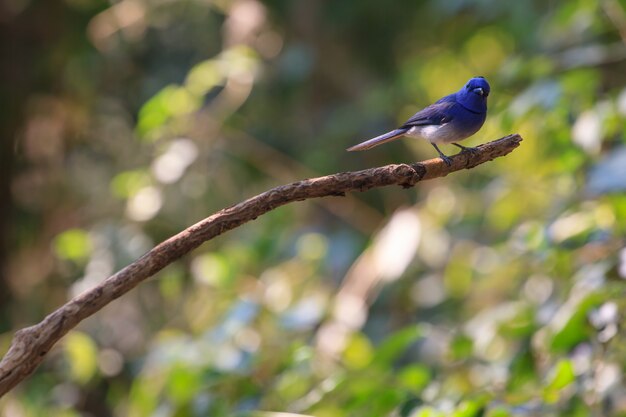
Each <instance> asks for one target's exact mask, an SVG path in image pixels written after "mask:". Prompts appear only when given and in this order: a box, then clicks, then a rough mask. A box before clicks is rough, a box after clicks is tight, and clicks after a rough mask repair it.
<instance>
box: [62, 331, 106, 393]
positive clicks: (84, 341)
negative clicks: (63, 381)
mask: <svg viewBox="0 0 626 417" xmlns="http://www.w3.org/2000/svg"><path fill="white" fill-rule="evenodd" d="M65 355H66V358H67V361H68V364H69V369H70V377H71V378H72V379H73V380H75V381H76V382H78V383H80V384H85V383H87V382H88V381H89V380H90V379H91V378H92V377H93V376H94V375H95V373H96V371H97V369H98V347H97V346H96V344H95V342H94V341H93V340H92V339H91V337H90V336H89V335H88V334H86V333H81V332H78V331H72V332H70V333H69V334H68V335H67V336H66V337H65Z"/></svg>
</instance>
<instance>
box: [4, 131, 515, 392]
mask: <svg viewBox="0 0 626 417" xmlns="http://www.w3.org/2000/svg"><path fill="white" fill-rule="evenodd" d="M521 141H522V138H521V136H519V135H510V136H506V137H504V138H501V139H498V140H496V141H493V142H489V143H486V144H484V145H480V146H479V147H478V148H477V149H478V151H477V152H476V153H469V152H467V153H460V154H458V155H455V156H453V157H452V165H451V166H449V167H448V166H447V165H446V164H445V163H444V162H443V161H442V160H441V159H439V158H437V159H431V160H428V161H424V162H419V163H413V164H398V165H396V164H393V165H386V166H383V167H378V168H371V169H366V170H363V171H355V172H343V173H339V174H333V175H328V176H325V177H318V178H311V179H307V180H303V181H297V182H294V183H291V184H287V185H282V186H279V187H276V188H273V189H271V190H269V191H266V192H264V193H262V194H259V195H257V196H255V197H252V198H250V199H248V200H246V201H243V202H241V203H239V204H236V205H234V206H231V207H228V208H225V209H223V210H221V211H219V212H217V213H215V214H213V215H212V216H210V217H207V218H206V219H204V220H202V221H200V222H198V223H196V224H195V225H193V226H191V227H189V228H187V229H186V230H184V231H182V232H180V233H179V234H177V235H176V236H173V237H171V238H170V239H168V240H166V241H164V242H162V243H161V244H159V245H158V246H156V247H155V248H153V249H152V250H150V251H149V252H148V253H146V254H145V255H143V256H142V257H141V258H139V259H138V260H136V261H135V262H133V263H132V264H130V265H128V266H127V267H125V268H124V269H122V270H121V271H119V272H117V273H116V274H114V275H112V276H110V277H109V278H107V279H106V280H104V281H103V282H102V283H100V284H99V285H97V286H96V287H95V288H93V289H91V290H88V291H86V292H84V293H83V294H80V295H79V296H77V297H75V298H74V299H72V300H70V301H69V302H67V303H66V304H65V305H63V306H62V307H60V308H59V309H57V310H56V311H54V312H53V313H51V314H50V315H48V316H47V317H46V318H45V319H44V320H43V321H42V322H40V323H38V324H36V325H34V326H31V327H27V328H25V329H22V330H19V331H17V332H16V333H15V337H14V338H13V341H12V343H11V346H10V348H9V351H8V352H7V353H6V355H5V356H4V358H3V359H2V361H1V362H0V396H2V395H4V394H6V393H7V392H8V391H9V390H11V389H12V388H13V387H14V386H15V385H17V384H18V383H19V382H20V381H22V380H23V379H24V378H26V377H27V376H29V375H30V374H31V373H32V372H33V371H34V370H35V369H36V368H37V366H38V365H39V364H40V363H41V362H42V361H43V359H44V357H45V355H46V354H47V353H48V351H49V350H50V349H51V348H52V346H53V345H54V344H55V343H56V342H57V341H58V340H59V339H61V337H63V336H64V335H65V334H66V333H67V332H68V331H70V330H71V329H72V328H74V327H75V326H76V325H77V324H78V323H80V322H81V321H82V320H84V319H85V318H87V317H89V316H91V315H92V314H94V313H96V312H97V311H98V310H100V309H101V308H102V307H104V306H106V305H107V304H109V303H110V302H111V301H113V300H115V299H116V298H118V297H120V296H122V295H123V294H125V293H127V292H128V291H130V290H131V289H133V288H134V287H136V286H137V285H138V284H139V283H140V282H142V281H143V280H145V279H146V278H148V277H150V276H152V275H154V274H155V273H156V272H158V271H160V270H161V269H163V268H164V267H166V266H167V265H169V264H170V263H172V262H174V261H175V260H176V259H178V258H180V257H181V256H183V255H185V254H186V253H188V252H190V251H192V250H193V249H195V248H197V247H198V246H200V245H201V244H202V243H204V242H206V241H207V240H210V239H212V238H214V237H216V236H218V235H220V234H222V233H224V232H226V231H228V230H231V229H234V228H236V227H238V226H240V225H242V224H244V223H246V222H249V221H250V220H254V219H256V218H257V217H259V216H260V215H262V214H265V213H267V212H268V211H271V210H273V209H275V208H277V207H280V206H283V205H285V204H289V203H292V202H294V201H302V200H307V199H310V198H318V197H327V196H343V195H345V193H346V192H349V191H365V190H369V189H371V188H375V187H383V186H387V185H400V186H402V187H405V188H407V187H412V186H414V185H415V184H417V183H418V182H420V181H424V180H428V179H432V178H437V177H444V176H446V175H448V174H450V173H452V172H455V171H459V170H461V169H464V168H467V169H469V168H473V167H475V166H477V165H480V164H482V163H484V162H487V161H490V160H492V159H494V158H497V157H500V156H504V155H506V154H508V153H509V152H511V151H512V150H513V149H515V148H516V147H517V146H519V144H520V142H521Z"/></svg>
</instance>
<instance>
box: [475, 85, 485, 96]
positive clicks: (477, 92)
mask: <svg viewBox="0 0 626 417" xmlns="http://www.w3.org/2000/svg"><path fill="white" fill-rule="evenodd" d="M474 92H475V93H476V94H480V95H481V96H483V97H484V96H485V90H483V89H482V88H480V87H478V88H475V89H474Z"/></svg>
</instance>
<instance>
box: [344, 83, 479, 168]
mask: <svg viewBox="0 0 626 417" xmlns="http://www.w3.org/2000/svg"><path fill="white" fill-rule="evenodd" d="M490 91H491V87H490V86H489V83H488V82H487V80H486V79H485V78H483V77H474V78H472V79H470V80H469V81H468V82H467V84H465V86H464V87H463V88H461V89H460V90H459V91H457V92H456V93H453V94H450V95H449V96H445V97H443V98H442V99H440V100H438V101H437V102H435V103H434V104H431V105H430V106H428V107H426V108H424V109H422V110H420V111H418V112H417V113H415V114H414V115H413V116H412V117H411V118H410V119H409V120H407V121H406V122H405V123H404V124H403V125H402V126H400V127H399V128H397V129H394V130H392V131H390V132H387V133H385V134H383V135H380V136H377V137H375V138H372V139H370V140H367V141H365V142H362V143H360V144H358V145H355V146H353V147H351V148H348V150H349V151H364V150H366V149H370V148H373V147H374V146H378V145H382V144H383V143H386V142H390V141H392V140H396V139H398V138H400V137H402V136H410V137H417V138H423V139H427V140H428V141H429V142H430V143H431V144H432V145H433V146H434V147H435V149H436V150H437V152H438V153H439V156H440V157H441V159H443V161H444V162H445V163H446V164H448V165H450V164H451V163H452V162H451V160H450V158H449V157H447V156H446V155H444V153H443V152H441V150H440V149H439V147H438V146H437V144H438V143H451V144H453V145H455V146H458V147H459V148H461V149H463V150H467V151H473V150H474V149H473V148H467V147H465V146H462V145H459V144H458V143H456V142H458V141H461V140H463V139H465V138H468V137H470V136H472V135H473V134H474V133H476V132H478V131H479V130H480V128H481V127H482V126H483V124H484V123H485V119H486V117H487V97H488V96H489V93H490Z"/></svg>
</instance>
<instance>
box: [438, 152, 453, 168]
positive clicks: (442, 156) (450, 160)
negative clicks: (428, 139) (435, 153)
mask: <svg viewBox="0 0 626 417" xmlns="http://www.w3.org/2000/svg"><path fill="white" fill-rule="evenodd" d="M439 157H440V158H441V160H442V161H443V162H445V163H446V165H447V166H450V165H452V158H450V157H449V156H445V155H443V154H442V155H439Z"/></svg>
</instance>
